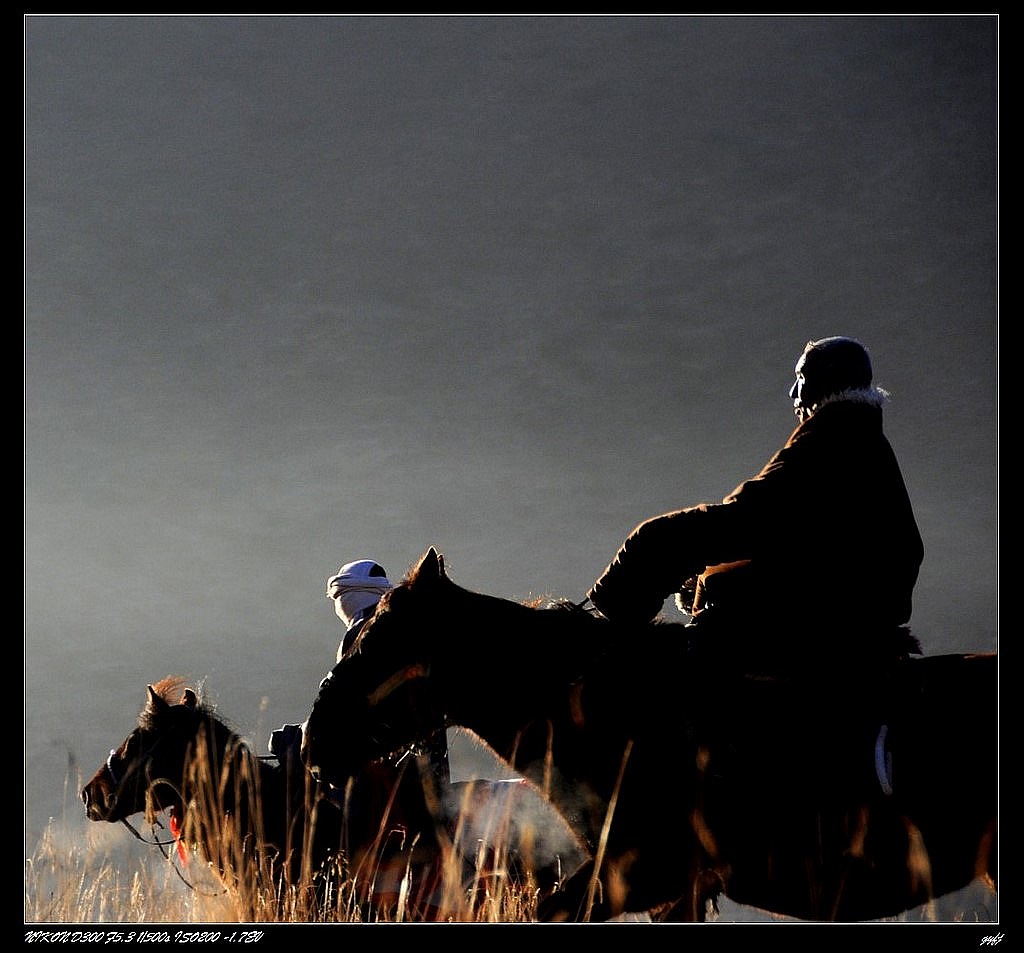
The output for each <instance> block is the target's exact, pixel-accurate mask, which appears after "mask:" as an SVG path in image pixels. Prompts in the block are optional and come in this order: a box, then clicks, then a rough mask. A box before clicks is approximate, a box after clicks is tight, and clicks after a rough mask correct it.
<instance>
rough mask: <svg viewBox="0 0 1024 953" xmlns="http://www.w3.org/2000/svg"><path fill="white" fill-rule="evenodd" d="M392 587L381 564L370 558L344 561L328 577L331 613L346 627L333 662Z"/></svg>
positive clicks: (328, 596) (353, 639) (353, 638)
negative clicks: (332, 605)
mask: <svg viewBox="0 0 1024 953" xmlns="http://www.w3.org/2000/svg"><path fill="white" fill-rule="evenodd" d="M391 588H392V586H391V581H390V580H389V579H388V574H387V572H386V571H385V569H384V567H383V566H382V565H381V564H380V563H378V562H375V561H374V560H372V559H357V560H355V562H351V563H346V564H345V565H344V566H342V567H341V569H339V570H338V571H337V572H336V573H335V574H334V575H333V576H331V578H330V579H328V580H327V598H328V599H330V600H331V601H332V602H333V603H334V613H335V615H337V617H338V618H339V619H341V621H342V623H343V624H344V626H345V634H344V635H343V636H342V639H341V642H340V643H339V644H338V654H337V657H336V661H338V662H340V661H341V657H342V655H344V654H345V651H346V650H347V649H348V647H349V646H350V645H351V644H352V643H353V641H355V637H356V636H357V635H358V634H359V630H360V629H361V628H362V627H363V623H364V622H365V621H366V620H367V619H368V618H369V617H370V616H371V615H373V610H374V609H375V608H377V603H378V602H380V597H381V596H383V595H384V593H385V592H387V591H388V590H389V589H391Z"/></svg>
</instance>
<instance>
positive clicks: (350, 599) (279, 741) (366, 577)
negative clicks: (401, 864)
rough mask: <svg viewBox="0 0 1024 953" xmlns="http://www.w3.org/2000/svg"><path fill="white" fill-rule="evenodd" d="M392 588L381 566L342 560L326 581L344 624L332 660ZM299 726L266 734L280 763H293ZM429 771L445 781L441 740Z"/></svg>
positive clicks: (444, 750)
mask: <svg viewBox="0 0 1024 953" xmlns="http://www.w3.org/2000/svg"><path fill="white" fill-rule="evenodd" d="M391 588H393V587H392V583H391V580H390V579H388V574H387V571H386V570H385V569H384V567H383V566H382V565H381V564H380V563H378V562H376V561H375V560H373V559H357V560H354V561H353V562H350V563H345V565H343V566H342V567H341V568H340V569H339V570H338V571H337V572H336V573H334V575H332V576H331V577H330V578H329V579H328V580H327V586H326V595H327V598H328V599H330V600H331V601H332V602H333V603H334V614H335V615H336V616H337V617H338V618H339V619H340V620H341V622H342V624H343V625H344V626H345V631H344V633H343V634H342V637H341V641H340V642H339V643H338V651H337V654H336V656H335V661H336V662H340V661H341V657H342V656H343V655H344V654H345V653H346V652H347V651H348V650H349V648H350V647H351V646H352V644H353V643H354V642H355V639H356V636H357V635H358V634H359V630H360V629H361V628H362V627H363V624H364V623H365V622H366V620H367V619H369V618H370V616H372V615H373V611H374V609H376V608H377V603H378V602H380V600H381V596H383V595H384V594H385V593H386V592H388V591H389V590H390V589H391ZM302 728H303V726H302V725H282V726H281V727H280V728H278V729H277V730H276V731H274V732H273V733H272V734H271V736H270V750H271V752H273V754H274V755H275V756H276V757H277V760H278V761H279V762H280V763H281V764H282V765H283V764H285V763H286V760H287V759H288V758H289V757H294V758H295V759H296V763H297V761H298V757H299V749H300V747H301V745H302ZM428 754H429V758H430V767H431V771H432V773H433V774H434V777H435V778H436V779H437V780H438V781H439V782H442V783H447V782H448V780H449V769H448V747H447V744H446V743H444V741H443V739H442V741H440V742H439V743H438V744H437V745H435V746H434V747H433V748H431V750H430V751H429V752H428Z"/></svg>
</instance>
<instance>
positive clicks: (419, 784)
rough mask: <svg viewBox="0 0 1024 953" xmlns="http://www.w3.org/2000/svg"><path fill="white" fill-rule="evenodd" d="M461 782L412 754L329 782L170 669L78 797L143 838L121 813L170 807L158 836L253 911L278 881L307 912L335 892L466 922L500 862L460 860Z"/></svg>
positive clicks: (386, 908)
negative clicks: (438, 777) (283, 755)
mask: <svg viewBox="0 0 1024 953" xmlns="http://www.w3.org/2000/svg"><path fill="white" fill-rule="evenodd" d="M471 787H472V786H471V785H461V786H460V785H456V786H452V788H451V789H450V790H445V791H444V792H442V791H440V790H439V789H438V785H437V784H435V783H434V779H433V777H432V775H431V772H430V770H429V768H428V766H427V761H426V759H425V758H422V759H418V758H415V757H410V758H407V759H405V761H404V762H403V763H402V764H401V765H400V766H393V765H390V764H377V765H369V766H367V768H366V769H365V770H361V771H358V772H355V773H354V775H353V777H352V778H349V779H346V780H345V783H344V784H343V785H341V786H340V787H339V789H338V790H336V791H330V792H328V791H327V790H326V789H325V788H322V787H321V786H319V785H316V784H315V783H314V782H312V778H311V776H310V775H309V774H308V772H306V771H305V769H304V767H303V766H302V764H301V763H300V762H298V761H297V760H296V759H290V763H289V764H285V765H279V764H278V763H277V762H276V760H272V759H268V758H264V757H260V756H257V755H256V754H254V753H253V751H252V750H251V749H250V747H249V746H248V745H247V744H246V743H245V742H244V741H243V740H242V739H241V738H240V737H239V736H238V735H237V734H236V733H235V732H234V731H233V730H232V729H231V728H230V727H229V726H228V725H227V724H226V722H225V721H224V720H222V719H221V717H220V716H219V715H217V714H216V713H215V711H214V710H213V708H212V706H209V705H207V704H205V703H203V702H201V701H200V699H199V696H198V695H197V693H196V691H195V690H194V689H193V688H189V687H186V686H185V682H184V679H182V678H180V677H176V676H169V677H167V678H165V679H163V680H161V681H160V682H158V683H156V684H155V685H150V686H147V700H146V704H145V707H144V708H143V710H142V712H141V714H140V715H139V719H138V724H137V726H136V728H135V729H134V730H133V731H132V732H131V733H130V734H129V735H128V737H127V738H125V740H124V741H123V742H121V744H120V745H118V746H117V747H115V748H113V749H111V751H110V754H109V756H108V757H107V759H106V761H105V762H104V763H103V764H102V765H101V766H100V768H99V769H98V770H97V771H96V773H95V774H94V775H93V777H92V779H91V780H90V781H89V782H88V783H87V784H86V785H85V786H84V787H83V789H82V791H81V798H82V801H83V802H84V804H85V809H86V815H87V817H88V818H89V819H90V820H92V821H106V822H111V823H114V822H118V821H120V822H122V823H125V824H126V826H128V827H129V828H130V829H131V830H132V831H133V832H134V833H135V835H136V836H137V837H140V839H142V838H141V835H140V834H139V833H138V831H136V830H135V828H133V827H132V826H131V824H130V823H129V821H128V819H129V818H131V817H133V816H134V815H136V814H140V813H144V815H145V817H146V820H147V821H149V822H150V823H152V824H154V825H155V824H156V823H157V822H158V816H159V815H160V814H162V813H163V812H167V814H168V816H169V827H170V832H171V837H172V840H170V841H167V842H163V843H161V844H160V846H169V845H173V846H174V847H175V849H176V851H177V854H178V857H179V859H180V861H181V862H182V863H187V861H188V858H189V856H190V855H191V853H192V852H193V851H195V852H197V853H198V854H199V855H200V856H201V857H202V859H203V860H204V861H205V862H206V863H207V864H208V865H209V866H210V867H211V868H212V869H213V870H214V871H215V873H216V875H217V876H218V877H219V878H220V880H221V881H222V882H223V883H224V884H225V886H226V887H230V888H233V889H234V890H236V891H237V892H238V897H239V900H240V903H241V904H242V906H243V909H244V910H245V911H246V915H247V916H249V917H250V918H253V917H256V918H261V919H262V918H264V917H262V916H257V915H259V914H261V913H262V912H264V911H265V904H266V902H268V901H267V897H268V895H269V896H274V895H276V894H277V892H278V891H279V888H280V887H281V886H282V885H284V886H288V887H291V888H294V889H295V890H296V891H298V894H297V898H298V900H297V903H296V909H305V910H307V911H308V912H309V914H310V916H311V917H312V918H316V917H320V916H323V914H324V912H325V910H326V904H328V903H329V902H331V898H332V897H333V900H334V902H335V903H338V902H339V898H341V897H345V898H346V899H344V902H345V903H346V904H348V905H349V907H350V908H351V909H348V911H347V913H348V916H349V917H350V918H358V919H363V920H394V919H396V918H400V919H405V920H417V921H438V920H449V919H468V918H471V917H472V915H473V910H474V904H475V902H476V900H477V899H478V895H481V894H482V893H483V891H484V890H485V888H487V887H489V886H491V884H492V883H493V880H494V879H495V877H500V876H504V873H503V868H501V869H499V867H498V866H496V864H497V863H498V862H502V861H505V860H506V858H502V859H500V861H495V858H493V857H485V856H483V854H481V855H480V856H476V857H469V856H466V854H465V853H464V852H463V851H462V850H461V847H460V845H459V844H457V843H456V842H455V840H454V837H455V832H454V830H453V827H454V825H453V822H452V820H451V818H452V816H453V815H452V813H451V812H450V811H449V812H447V813H446V811H445V806H444V805H441V804H440V803H439V799H440V798H441V797H442V796H444V797H446V798H447V799H448V800H449V801H451V800H452V799H458V798H460V797H463V796H464V797H466V798H469V797H471V796H472V797H476V798H480V797H482V796H483V795H482V794H481V793H480V791H478V790H476V791H472V790H467V789H469V788H471ZM450 806H451V805H449V807H450ZM470 846H471V847H473V849H476V845H470ZM183 879H184V878H183ZM510 881H511V875H510V876H509V877H507V878H506V882H510ZM186 882H188V881H186ZM343 885H348V886H349V887H350V888H351V889H350V891H349V893H348V894H344V891H342V890H341V889H340V888H341V887H342V886H343ZM348 898H351V899H348Z"/></svg>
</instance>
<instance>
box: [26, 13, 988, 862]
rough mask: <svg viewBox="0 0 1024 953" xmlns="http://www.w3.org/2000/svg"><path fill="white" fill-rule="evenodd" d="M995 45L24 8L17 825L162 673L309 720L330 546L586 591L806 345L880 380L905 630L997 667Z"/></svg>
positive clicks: (706, 479) (509, 584)
mask: <svg viewBox="0 0 1024 953" xmlns="http://www.w3.org/2000/svg"><path fill="white" fill-rule="evenodd" d="M997 40H998V21H997V19H996V18H994V17H968V16H955V17H934V16H933V17H913V16H896V17H873V16H872V17H782V16H768V17H747V16H744V17H732V16H727V17H691V16H680V17H653V16H641V17H619V16H613V17H596V16H594V17H526V18H524V17H518V16H475V17H443V16H428V17H404V16H403V17H383V16H368V17H348V16H339V17H320V16H315V17H280V16H265V17H253V16H245V17H202V16H181V17H164V16H160V17H123V16H103V17H100V16H53V17H50V16H30V17H28V18H27V19H26V20H25V135H26V139H25V145H26V149H25V243H26V244H25V250H26V255H25V617H24V623H25V624H24V628H25V631H24V639H25V646H24V648H25V671H24V678H25V698H26V706H25V740H26V752H25V754H26V760H25V782H26V784H25V793H26V811H25V817H26V845H27V846H28V847H29V848H30V847H31V845H33V844H34V843H35V841H36V839H37V838H38V836H39V833H40V832H41V830H42V829H43V827H44V826H45V824H46V822H47V819H48V818H49V817H51V816H58V815H60V813H61V811H62V809H63V804H64V803H65V801H64V799H65V789H64V782H65V780H66V779H67V778H69V777H71V780H72V783H73V784H75V785H77V782H78V780H79V778H78V777H76V772H81V773H82V774H84V775H85V776H86V777H87V776H88V775H91V774H92V772H93V771H94V770H95V769H96V768H97V767H98V766H99V764H100V763H101V762H102V761H103V759H104V758H105V757H106V753H107V750H108V749H109V748H110V747H111V745H112V744H114V743H117V742H119V741H120V740H121V739H122V737H123V736H124V735H125V734H127V732H128V731H129V730H130V729H131V727H132V726H133V724H134V719H135V716H136V714H137V712H138V711H139V709H140V707H141V706H142V704H143V702H144V700H145V698H144V694H145V686H146V684H147V683H148V682H151V681H154V680H156V679H158V678H160V677H161V676H163V675H166V674H169V673H182V674H186V675H193V676H195V677H196V678H205V679H206V686H207V689H208V691H209V692H210V694H211V695H212V696H213V698H214V700H215V701H217V702H218V703H219V706H220V708H221V710H222V711H223V713H224V714H225V715H226V716H228V718H229V720H231V721H233V722H234V723H235V724H236V725H237V726H238V727H239V728H240V730H242V732H243V734H245V735H246V736H247V737H249V738H250V739H252V740H253V741H254V742H255V743H256V744H257V746H258V747H259V748H260V750H265V748H266V739H267V736H268V735H269V733H270V731H271V730H272V729H273V728H274V727H276V726H277V725H279V724H281V723H282V722H284V721H301V720H302V719H303V718H304V717H305V715H306V714H307V712H308V709H309V706H310V704H311V703H312V700H313V696H314V693H315V689H316V685H317V683H318V681H319V679H320V677H321V676H322V675H323V673H324V672H325V671H326V670H327V669H328V668H329V667H330V665H331V663H332V660H333V657H334V653H335V650H336V647H337V642H338V638H339V635H340V626H339V623H338V622H337V620H336V619H335V617H334V615H333V613H332V611H331V604H330V603H329V602H328V600H327V599H326V598H325V597H324V594H323V587H324V580H325V578H326V576H328V575H330V574H331V573H332V572H333V571H335V570H336V569H337V568H338V566H339V565H340V564H341V563H342V562H345V561H348V560H350V559H355V558H359V557H369V558H375V559H377V560H379V561H381V562H382V563H384V565H385V566H386V567H387V568H388V570H389V571H390V574H391V576H392V578H393V579H394V580H396V581H397V579H399V578H400V577H401V576H402V575H403V573H404V572H405V571H406V570H407V569H408V568H409V567H410V565H411V564H412V563H414V562H415V561H416V560H417V558H418V557H419V555H420V554H421V553H422V552H423V551H424V550H425V549H426V548H427V547H428V546H431V545H433V546H436V547H438V549H439V550H441V551H442V552H443V553H444V554H445V555H446V557H447V561H448V566H449V570H450V573H451V575H452V576H453V578H454V579H455V580H456V581H457V582H459V583H460V584H462V585H464V586H466V587H468V588H471V589H476V590H479V591H485V592H488V593H492V594H495V595H501V596H504V597H507V598H515V599H518V598H524V597H528V596H533V595H542V594H551V595H556V596H563V595H564V596H570V597H573V598H582V596H583V594H584V593H585V591H586V589H587V588H588V586H589V585H590V584H591V583H592V582H593V580H594V578H595V577H596V576H597V574H598V573H600V572H601V570H602V569H603V568H604V566H605V565H606V563H607V562H608V560H609V559H610V558H611V556H612V555H613V553H614V551H615V549H616V548H617V546H618V545H619V543H620V542H621V540H622V538H623V537H624V536H625V535H626V534H627V533H628V532H629V530H630V529H632V527H633V526H634V525H635V524H636V523H638V522H639V521H640V520H642V519H644V518H646V517H648V516H652V515H654V514H656V513H659V512H662V511H664V510H668V509H673V508H676V507H679V506H685V505H690V504H693V503H697V502H701V501H705V500H719V499H721V497H722V496H723V495H725V494H726V493H728V492H729V491H730V490H732V489H733V487H734V486H736V484H738V483H739V482H740V481H742V480H743V479H744V478H746V477H748V476H750V475H752V474H753V473H754V472H756V471H757V470H758V469H759V468H760V467H761V465H762V464H763V463H764V462H765V461H766V459H767V458H768V457H769V456H770V455H771V453H772V452H773V451H774V450H775V449H777V447H779V446H780V445H781V444H782V443H783V442H784V441H785V439H786V437H787V436H788V435H789V433H790V431H791V430H792V428H793V426H794V425H795V419H794V418H793V415H792V410H791V406H790V401H789V400H788V398H787V395H786V392H787V390H788V388H789V386H790V384H791V380H792V368H793V364H794V362H795V360H796V358H797V357H798V355H799V353H800V351H801V349H802V347H803V345H804V343H805V342H806V341H807V340H808V339H810V338H814V337H821V336H824V335H828V334H837V333H840V334H850V335H854V336H857V337H860V338H861V339H862V340H863V341H864V342H865V343H866V344H867V345H868V347H869V348H870V350H871V352H872V356H873V359H874V363H875V371H876V381H877V383H879V384H880V385H881V386H883V387H885V388H887V389H888V390H889V391H890V392H891V393H892V396H893V400H892V402H891V404H890V406H889V409H888V410H887V413H886V427H887V431H888V434H889V436H890V439H891V441H892V443H893V445H894V447H895V449H896V451H897V453H898V455H899V457H900V459H901V461H902V465H903V468H904V473H905V476H906V479H907V483H908V485H909V488H910V492H911V495H912V498H913V501H914V505H915V508H916V511H917V516H918V519H919V522H920V525H921V530H922V533H923V535H924V539H925V545H926V550H927V552H926V561H925V564H924V568H923V571H922V575H921V580H920V584H919V586H918V589H917V595H916V603H915V614H914V620H913V625H914V630H915V633H916V634H917V635H918V637H919V638H920V639H921V641H922V642H923V644H924V646H925V649H926V651H927V652H929V653H938V652H954V651H968V650H991V649H994V648H996V646H997V634H998V633H997V626H998V598H997V597H998V592H997V583H996V580H997V556H998V535H997V528H998V506H997V503H998V500H997V489H998V485H997V451H998V440H997V438H998V418H997V412H998V400H997V397H998V392H997V384H998V381H997V359H998V351H997V346H998V285H997V271H996V265H997V253H998V244H997V224H998V223H997V202H998V191H997V186H998V182H997V119H998V115H997V89H998V85H997V55H996V54H997ZM794 529H795V530H796V529H797V528H796V527H794ZM884 576H885V553H884V552H879V554H878V563H877V565H876V566H874V567H870V569H869V578H867V579H866V580H865V593H866V594H867V593H868V591H869V589H870V587H872V586H875V585H877V584H879V581H880V580H884ZM850 611H851V612H860V613H863V614H864V616H865V618H866V619H867V618H869V617H870V605H869V604H868V603H867V602H865V604H864V605H862V606H851V607H850ZM516 650H517V649H516V646H515V645H514V644H512V645H509V646H508V651H509V652H513V653H514V652H515V651H516ZM76 790H77V789H72V790H71V791H70V794H71V798H72V800H71V802H70V804H71V806H70V815H69V819H70V820H71V821H72V822H74V823H78V822H81V823H83V824H84V820H82V819H81V816H80V815H81V808H80V805H78V804H77V801H76V800H74V798H75V797H76V796H77V794H76ZM122 834H123V836H124V837H125V838H127V834H126V833H125V832H123V831H122Z"/></svg>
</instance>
